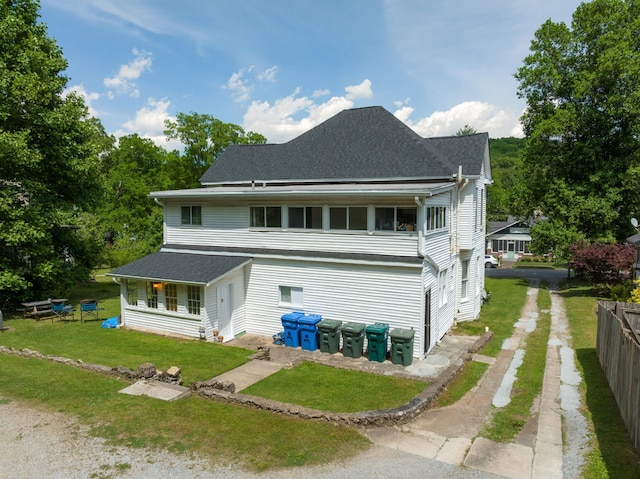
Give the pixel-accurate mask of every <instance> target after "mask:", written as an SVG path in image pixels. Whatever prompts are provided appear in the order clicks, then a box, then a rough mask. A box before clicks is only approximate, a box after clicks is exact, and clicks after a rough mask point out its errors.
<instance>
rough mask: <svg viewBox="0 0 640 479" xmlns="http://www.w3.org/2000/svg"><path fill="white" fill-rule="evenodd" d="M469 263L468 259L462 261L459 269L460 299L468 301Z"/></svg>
mask: <svg viewBox="0 0 640 479" xmlns="http://www.w3.org/2000/svg"><path fill="white" fill-rule="evenodd" d="M469 263H470V261H469V260H468V259H464V260H462V265H461V267H460V299H463V300H464V299H469Z"/></svg>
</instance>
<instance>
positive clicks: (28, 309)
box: [22, 298, 67, 318]
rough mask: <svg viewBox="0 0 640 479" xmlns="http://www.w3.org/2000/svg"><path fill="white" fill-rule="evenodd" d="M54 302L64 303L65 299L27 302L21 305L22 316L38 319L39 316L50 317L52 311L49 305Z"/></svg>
mask: <svg viewBox="0 0 640 479" xmlns="http://www.w3.org/2000/svg"><path fill="white" fill-rule="evenodd" d="M54 301H62V302H66V301H67V300H66V299H65V298H59V299H44V300H42V301H28V302H26V303H22V306H24V316H25V317H28V316H33V317H36V318H39V317H41V316H52V315H53V310H52V309H51V303H53V302H54Z"/></svg>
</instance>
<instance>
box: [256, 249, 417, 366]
mask: <svg viewBox="0 0 640 479" xmlns="http://www.w3.org/2000/svg"><path fill="white" fill-rule="evenodd" d="M421 276H422V268H420V267H413V268H392V267H374V266H361V265H345V264H324V263H312V262H294V261H284V260H282V261H280V260H258V259H256V260H254V261H253V262H252V264H251V265H250V266H248V267H247V273H246V277H247V278H248V285H247V301H246V304H247V308H246V326H247V332H248V333H254V334H263V335H265V334H266V335H272V334H274V333H276V332H278V331H281V330H282V323H281V317H282V315H283V314H285V313H289V312H291V311H292V310H294V309H295V310H299V309H298V308H291V307H283V306H281V305H280V304H279V300H280V297H279V294H280V292H279V286H292V287H301V288H303V296H304V308H302V310H303V311H304V312H305V313H307V314H319V315H321V316H322V317H323V318H325V319H335V320H339V321H343V322H348V321H352V322H359V323H365V324H373V323H376V322H381V323H387V324H389V330H391V329H394V328H405V329H409V328H413V329H414V330H416V337H415V343H414V355H416V356H417V355H418V354H419V352H420V351H421V348H422V345H421V343H420V338H419V334H418V331H420V328H421V327H422V321H423V319H422V318H423V315H422V314H423V313H422V288H421Z"/></svg>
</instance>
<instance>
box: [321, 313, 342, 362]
mask: <svg viewBox="0 0 640 479" xmlns="http://www.w3.org/2000/svg"><path fill="white" fill-rule="evenodd" d="M341 325H342V321H336V320H335V319H323V320H322V321H320V322H319V323H318V324H317V326H318V337H319V342H320V351H322V352H323V353H329V354H334V353H337V352H338V350H339V349H340V326H341Z"/></svg>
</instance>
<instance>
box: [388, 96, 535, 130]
mask: <svg viewBox="0 0 640 479" xmlns="http://www.w3.org/2000/svg"><path fill="white" fill-rule="evenodd" d="M413 111H414V110H413V108H412V107H409V106H404V107H402V108H400V109H398V110H396V111H395V112H394V115H395V116H396V118H398V119H399V120H401V121H403V122H404V123H406V124H407V125H408V126H409V127H411V128H412V129H413V130H414V131H415V132H416V133H418V134H419V135H420V136H424V137H428V136H449V135H454V134H455V133H456V132H457V131H458V130H459V129H460V128H463V127H464V126H465V125H469V126H470V127H472V128H474V129H475V130H476V131H478V132H488V133H489V136H490V137H491V138H502V137H508V136H516V137H522V136H523V132H522V126H521V125H520V121H519V115H517V114H515V113H513V112H508V111H505V110H498V109H497V107H495V106H494V105H491V104H489V103H487V102H480V101H466V102H463V103H460V104H458V105H455V106H454V107H452V108H450V109H449V110H447V111H436V112H434V113H432V114H431V115H430V116H428V117H426V118H422V119H421V120H418V121H416V122H414V121H412V120H411V119H410V116H411V114H412V113H413Z"/></svg>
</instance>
